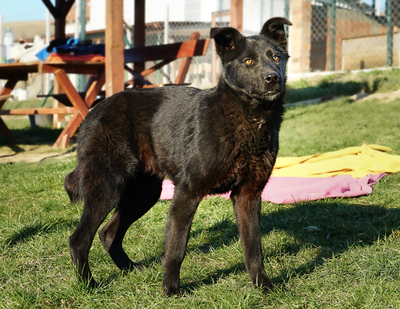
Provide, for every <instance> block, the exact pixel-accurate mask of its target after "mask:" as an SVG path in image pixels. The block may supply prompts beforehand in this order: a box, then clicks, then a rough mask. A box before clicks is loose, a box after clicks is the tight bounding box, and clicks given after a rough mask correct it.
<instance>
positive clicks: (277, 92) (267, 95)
mask: <svg viewBox="0 0 400 309" xmlns="http://www.w3.org/2000/svg"><path fill="white" fill-rule="evenodd" d="M279 93H281V92H280V91H279V90H268V91H267V92H264V96H266V97H269V96H273V95H276V94H279Z"/></svg>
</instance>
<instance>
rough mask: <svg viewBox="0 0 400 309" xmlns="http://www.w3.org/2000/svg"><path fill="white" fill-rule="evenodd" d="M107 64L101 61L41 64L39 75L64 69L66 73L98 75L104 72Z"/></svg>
mask: <svg viewBox="0 0 400 309" xmlns="http://www.w3.org/2000/svg"><path fill="white" fill-rule="evenodd" d="M104 68H105V63H104V62H100V61H68V62H41V63H39V68H38V71H39V73H54V72H56V71H57V70H58V69H63V70H64V71H65V72H66V73H75V74H90V75H97V74H101V72H102V71H104Z"/></svg>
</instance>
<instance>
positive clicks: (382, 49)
mask: <svg viewBox="0 0 400 309" xmlns="http://www.w3.org/2000/svg"><path fill="white" fill-rule="evenodd" d="M293 1H295V0H293ZM304 2H307V1H304ZM309 2H311V7H310V9H309V11H308V12H307V11H306V9H305V11H304V12H303V14H304V16H305V17H304V18H305V20H306V23H305V24H304V25H302V27H309V28H310V42H309V43H310V53H309V57H310V61H309V71H338V70H344V71H347V70H359V69H365V68H378V67H384V66H387V65H389V66H399V40H400V37H399V34H398V32H399V26H400V3H399V1H395V0H365V1H360V0H311V1H310V0H309ZM295 26H296V25H295Z"/></svg>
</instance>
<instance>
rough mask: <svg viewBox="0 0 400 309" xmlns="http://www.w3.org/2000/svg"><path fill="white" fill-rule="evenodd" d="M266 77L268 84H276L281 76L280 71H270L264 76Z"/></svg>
mask: <svg viewBox="0 0 400 309" xmlns="http://www.w3.org/2000/svg"><path fill="white" fill-rule="evenodd" d="M264 79H265V81H266V82H267V83H268V84H274V83H277V82H279V80H280V77H279V74H278V73H268V74H266V75H265V76H264Z"/></svg>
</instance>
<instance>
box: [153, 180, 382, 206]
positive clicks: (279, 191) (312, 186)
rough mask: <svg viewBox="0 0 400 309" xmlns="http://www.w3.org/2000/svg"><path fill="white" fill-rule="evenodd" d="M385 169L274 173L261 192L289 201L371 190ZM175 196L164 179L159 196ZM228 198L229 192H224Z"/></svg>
mask: <svg viewBox="0 0 400 309" xmlns="http://www.w3.org/2000/svg"><path fill="white" fill-rule="evenodd" d="M384 175H385V173H380V174H375V175H371V174H370V175H368V176H365V177H362V178H353V177H351V176H349V175H339V176H334V177H327V178H302V177H271V178H270V179H269V181H268V184H267V186H266V187H265V189H264V191H263V193H262V196H261V197H262V200H263V201H270V202H273V203H276V204H288V203H295V202H300V201H312V200H318V199H324V198H326V197H351V196H360V195H365V194H370V193H371V192H372V188H371V185H373V184H375V183H377V182H378V181H379V179H381V178H382V177H383V176H384ZM173 196H174V185H173V183H172V181H171V180H164V182H163V190H162V193H161V197H160V199H162V200H170V199H172V198H173ZM221 196H222V197H225V198H229V193H226V194H223V195H221Z"/></svg>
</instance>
